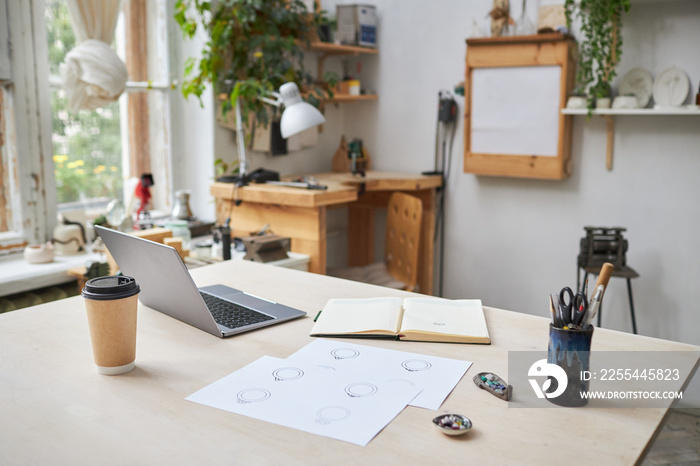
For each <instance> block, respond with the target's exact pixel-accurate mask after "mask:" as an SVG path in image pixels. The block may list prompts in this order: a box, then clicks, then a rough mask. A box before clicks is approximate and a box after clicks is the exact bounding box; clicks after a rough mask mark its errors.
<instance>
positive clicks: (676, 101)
mask: <svg viewBox="0 0 700 466" xmlns="http://www.w3.org/2000/svg"><path fill="white" fill-rule="evenodd" d="M689 91H690V81H689V80H688V75H687V74H686V72H685V71H683V70H682V69H680V68H678V67H676V66H672V67H671V68H667V69H665V70H664V71H662V72H661V74H659V75H658V76H657V77H656V82H655V83H654V102H656V104H657V105H659V106H662V107H680V106H681V105H683V102H685V99H686V97H688V92H689Z"/></svg>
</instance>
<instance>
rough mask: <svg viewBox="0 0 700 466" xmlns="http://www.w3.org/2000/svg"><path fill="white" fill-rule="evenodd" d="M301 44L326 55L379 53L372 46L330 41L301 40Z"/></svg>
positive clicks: (305, 47)
mask: <svg viewBox="0 0 700 466" xmlns="http://www.w3.org/2000/svg"><path fill="white" fill-rule="evenodd" d="M299 45H300V46H301V47H302V48H304V49H306V50H310V51H311V52H317V53H323V54H326V55H360V54H362V53H368V54H377V53H378V51H377V49H373V48H370V47H360V46H357V45H340V44H332V43H330V42H310V43H309V44H308V45H307V44H306V43H305V42H300V43H299Z"/></svg>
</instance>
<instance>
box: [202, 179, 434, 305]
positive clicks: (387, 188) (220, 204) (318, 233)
mask: <svg viewBox="0 0 700 466" xmlns="http://www.w3.org/2000/svg"><path fill="white" fill-rule="evenodd" d="M313 176H315V177H316V178H317V179H318V180H319V183H321V184H324V185H326V186H328V189H327V190H325V191H320V190H307V189H299V188H289V187H284V186H273V185H264V184H251V185H249V186H245V187H242V188H238V189H236V188H235V187H234V186H233V185H232V184H229V183H214V184H213V185H212V186H211V194H212V196H214V198H215V199H216V220H217V223H219V224H222V223H223V222H224V221H225V219H226V218H227V217H231V225H232V226H233V227H234V228H235V232H234V233H235V234H238V235H245V236H247V235H248V234H250V232H251V231H257V230H260V229H261V228H262V227H263V226H264V225H266V224H269V225H270V227H271V228H272V230H273V231H274V232H275V233H276V234H278V235H282V236H288V237H290V238H291V239H292V244H291V249H292V251H294V252H299V253H302V254H308V255H309V256H311V262H310V264H309V270H310V271H311V272H315V273H321V274H325V273H326V247H327V244H326V209H327V208H328V207H334V206H340V205H346V204H347V205H348V212H349V213H348V217H349V218H348V265H349V266H356V265H366V264H371V263H372V262H374V209H376V208H386V205H387V204H388V202H389V196H391V194H392V193H393V192H395V191H405V192H409V193H410V194H412V195H414V196H416V197H419V198H420V199H421V200H422V201H423V222H422V224H423V225H422V229H421V245H420V259H419V268H418V286H419V291H420V292H421V293H426V294H432V292H433V252H434V247H433V244H434V242H433V238H434V237H435V192H436V189H437V188H438V187H439V186H440V185H441V184H442V178H441V177H440V176H423V175H412V174H405V173H386V172H372V171H370V172H368V173H367V176H366V177H364V178H362V177H356V176H353V175H351V174H349V173H317V174H314V175H313ZM234 199H238V200H240V201H242V202H241V203H240V205H238V206H236V205H235V203H234V201H233V200H234Z"/></svg>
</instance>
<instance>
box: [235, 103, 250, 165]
mask: <svg viewBox="0 0 700 466" xmlns="http://www.w3.org/2000/svg"><path fill="white" fill-rule="evenodd" d="M236 141H237V142H238V175H239V176H240V177H241V178H244V177H245V175H247V174H248V160H247V159H246V154H245V138H244V135H243V118H242V117H241V98H240V97H238V98H237V99H236Z"/></svg>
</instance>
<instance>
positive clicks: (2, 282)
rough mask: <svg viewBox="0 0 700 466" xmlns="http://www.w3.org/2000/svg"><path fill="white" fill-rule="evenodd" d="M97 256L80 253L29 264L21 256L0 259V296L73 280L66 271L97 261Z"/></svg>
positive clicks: (15, 255)
mask: <svg viewBox="0 0 700 466" xmlns="http://www.w3.org/2000/svg"><path fill="white" fill-rule="evenodd" d="M98 258H99V256H98V255H96V254H92V253H87V252H84V253H80V254H71V255H59V254H56V257H55V258H54V260H53V261H52V262H47V263H45V264H30V263H29V262H27V261H25V260H24V256H23V255H22V254H12V255H9V256H5V257H2V258H0V296H6V295H9V294H14V293H21V292H23V291H29V290H34V289H37V288H43V287H46V286H52V285H59V284H61V283H67V282H70V281H73V280H75V277H71V276H70V275H68V273H67V271H68V269H70V268H72V267H77V266H81V265H85V264H86V263H87V262H88V261H91V260H97V259H98Z"/></svg>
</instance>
